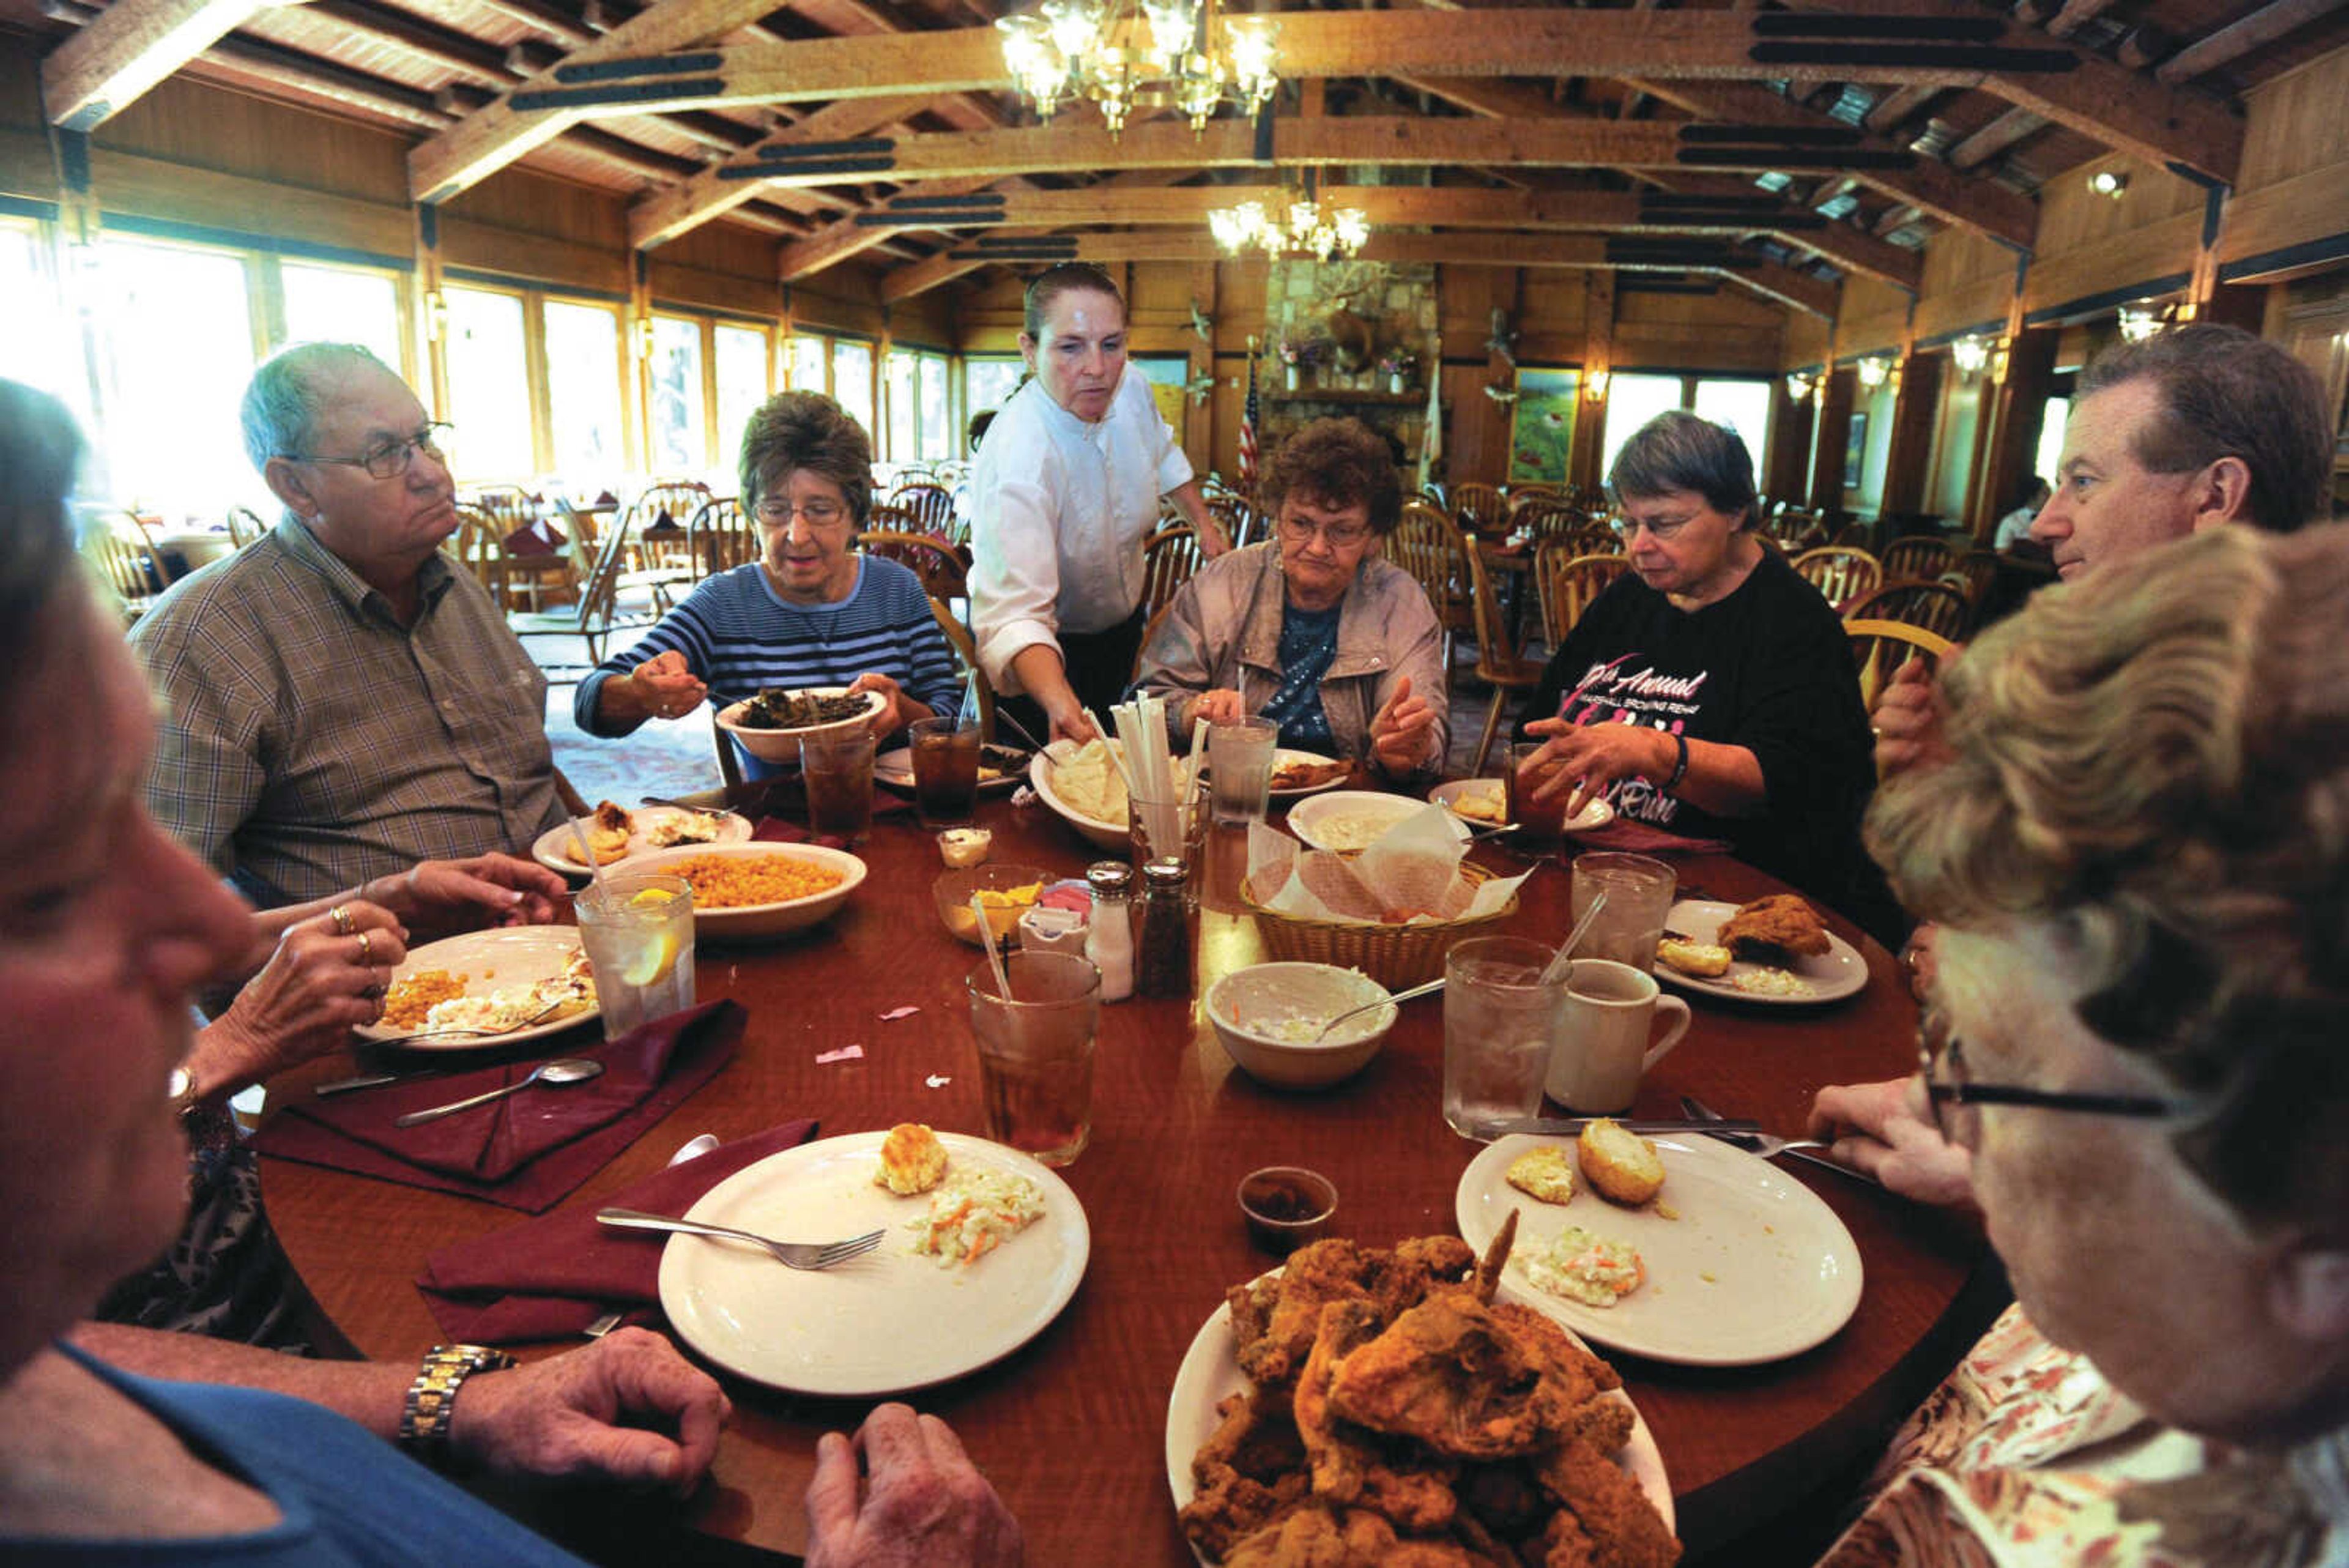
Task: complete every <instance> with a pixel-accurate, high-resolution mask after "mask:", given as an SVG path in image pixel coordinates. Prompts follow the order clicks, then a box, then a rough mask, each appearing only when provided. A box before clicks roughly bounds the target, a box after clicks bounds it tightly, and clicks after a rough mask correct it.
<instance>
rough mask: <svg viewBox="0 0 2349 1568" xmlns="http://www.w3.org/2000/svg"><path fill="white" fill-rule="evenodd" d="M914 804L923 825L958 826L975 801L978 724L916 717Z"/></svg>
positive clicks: (964, 821) (911, 732)
mask: <svg viewBox="0 0 2349 1568" xmlns="http://www.w3.org/2000/svg"><path fill="white" fill-rule="evenodd" d="M907 734H908V736H909V739H910V743H911V744H912V746H913V750H914V806H915V809H916V811H917V812H918V813H919V814H920V815H921V819H922V826H924V827H960V826H964V825H966V824H967V823H968V822H969V821H970V817H971V810H972V808H973V807H974V806H976V805H978V725H977V724H976V723H965V722H963V721H962V720H959V719H916V721H914V722H913V724H912V726H911V727H910V728H909V729H908V731H907Z"/></svg>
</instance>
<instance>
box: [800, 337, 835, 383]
mask: <svg viewBox="0 0 2349 1568" xmlns="http://www.w3.org/2000/svg"><path fill="white" fill-rule="evenodd" d="M831 363H832V356H831V354H830V353H828V352H827V351H826V350H825V348H824V342H823V338H821V337H805V336H795V337H792V347H791V356H790V368H791V377H792V391H794V392H821V391H824V390H827V389H829V385H830V381H831V376H830V374H829V372H828V367H829V366H830V365H831Z"/></svg>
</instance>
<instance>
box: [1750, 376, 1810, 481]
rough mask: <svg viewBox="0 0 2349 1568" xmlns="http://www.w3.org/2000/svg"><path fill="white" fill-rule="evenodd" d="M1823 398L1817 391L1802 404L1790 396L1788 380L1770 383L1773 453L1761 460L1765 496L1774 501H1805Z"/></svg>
mask: <svg viewBox="0 0 2349 1568" xmlns="http://www.w3.org/2000/svg"><path fill="white" fill-rule="evenodd" d="M1818 407H1819V397H1818V394H1817V393H1816V391H1814V392H1813V393H1812V394H1811V395H1810V396H1809V397H1807V398H1805V399H1804V400H1802V401H1801V402H1799V403H1798V402H1796V401H1795V400H1794V399H1792V398H1790V397H1788V396H1787V395H1786V379H1785V377H1784V376H1780V377H1777V378H1775V379H1773V380H1772V382H1771V383H1770V450H1769V451H1767V452H1761V453H1757V454H1756V455H1757V456H1758V457H1759V458H1760V459H1761V462H1760V465H1759V466H1760V472H1759V474H1758V475H1757V477H1758V478H1759V480H1760V482H1761V491H1762V493H1763V494H1764V496H1766V497H1768V498H1769V499H1770V500H1772V501H1792V502H1794V503H1795V504H1797V505H1800V504H1802V502H1803V500H1804V499H1805V483H1804V470H1805V469H1806V467H1808V466H1809V463H1810V458H1811V431H1812V430H1813V428H1814V426H1815V423H1816V419H1817V416H1818Z"/></svg>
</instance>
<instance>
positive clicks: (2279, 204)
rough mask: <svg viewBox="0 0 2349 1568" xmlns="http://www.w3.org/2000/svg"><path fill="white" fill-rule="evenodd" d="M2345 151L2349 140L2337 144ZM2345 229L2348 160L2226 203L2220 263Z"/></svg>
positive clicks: (2348, 212) (2348, 208)
mask: <svg viewBox="0 0 2349 1568" xmlns="http://www.w3.org/2000/svg"><path fill="white" fill-rule="evenodd" d="M2342 145H2343V146H2344V147H2349V142H2344V143H2343V144H2342ZM2344 229H2349V157H2344V159H2342V160H2341V161H2338V162H2335V163H2329V164H2326V165H2324V166H2323V167H2322V168H2318V169H2312V170H2310V171H2308V172H2306V173H2304V174H2296V175H2293V176H2292V177H2291V178H2290V179H2286V180H2282V181H2279V182H2276V183H2275V184H2272V185H2265V186H2261V187H2260V188H2259V189H2257V190H2253V191H2248V192H2243V193H2242V194H2240V195H2238V196H2235V197H2233V198H2232V199H2230V201H2229V202H2228V203H2227V231H2226V233H2225V234H2221V235H2220V237H2219V260H2220V264H2221V265H2224V264H2225V263H2228V262H2230V261H2240V260H2241V259H2243V258H2245V257H2248V256H2260V255H2267V254H2271V253H2272V252H2275V251H2280V250H2284V249H2287V248H2288V247H2290V246H2292V245H2298V244H2307V243H2308V242H2310V241H2312V240H2322V239H2330V238H2331V237H2332V236H2333V235H2335V234H2340V233H2342V232H2343V231H2344Z"/></svg>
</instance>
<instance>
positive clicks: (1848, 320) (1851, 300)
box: [1836, 277, 1909, 358]
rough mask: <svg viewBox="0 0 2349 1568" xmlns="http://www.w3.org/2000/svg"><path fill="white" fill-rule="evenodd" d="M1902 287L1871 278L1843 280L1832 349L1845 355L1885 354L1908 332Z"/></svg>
mask: <svg viewBox="0 0 2349 1568" xmlns="http://www.w3.org/2000/svg"><path fill="white" fill-rule="evenodd" d="M1908 332H1909V294H1908V293H1907V291H1906V290H1903V289H1898V288H1895V287H1893V286H1891V285H1890V284H1889V283H1878V282H1876V281H1875V280H1874V279H1871V278H1864V277H1855V278H1849V279H1847V280H1846V281H1845V283H1844V286H1843V310H1842V312H1841V314H1839V315H1838V316H1837V317H1836V352H1837V353H1838V354H1841V355H1844V356H1846V357H1847V358H1857V357H1860V356H1865V355H1870V354H1889V353H1891V352H1893V351H1894V350H1895V349H1897V348H1899V344H1900V342H1901V340H1902V339H1903V338H1904V337H1907V336H1908Z"/></svg>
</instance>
